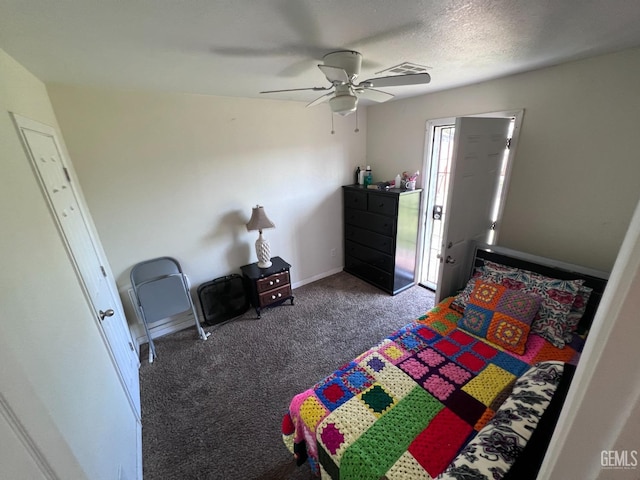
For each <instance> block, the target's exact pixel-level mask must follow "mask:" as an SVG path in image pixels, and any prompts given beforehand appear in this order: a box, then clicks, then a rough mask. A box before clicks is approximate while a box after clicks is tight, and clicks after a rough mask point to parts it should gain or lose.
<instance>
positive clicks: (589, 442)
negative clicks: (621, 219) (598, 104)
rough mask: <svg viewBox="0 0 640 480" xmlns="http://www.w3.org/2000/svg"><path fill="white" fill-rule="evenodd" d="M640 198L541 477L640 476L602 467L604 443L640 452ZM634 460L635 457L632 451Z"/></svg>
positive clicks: (619, 479) (626, 479) (633, 479)
mask: <svg viewBox="0 0 640 480" xmlns="http://www.w3.org/2000/svg"><path fill="white" fill-rule="evenodd" d="M639 309H640V203H638V206H637V208H636V210H635V214H634V215H633V218H632V220H631V224H630V225H629V229H628V231H627V234H626V236H625V238H624V241H623V244H622V247H621V249H620V254H619V256H618V258H617V259H616V262H615V265H614V268H613V270H612V272H611V278H610V279H609V283H608V285H607V289H606V291H605V293H604V295H603V297H602V301H601V302H600V308H599V309H598V312H597V314H596V317H595V319H594V322H593V327H592V328H591V332H590V333H589V338H588V339H587V343H586V345H585V348H584V350H583V352H582V360H581V361H580V364H579V365H578V369H577V370H576V374H575V377H574V379H573V382H572V385H571V389H570V391H569V393H568V395H567V400H566V402H567V404H568V405H569V406H568V407H567V408H566V409H565V410H564V411H563V412H562V415H561V416H560V418H559V420H558V425H557V427H556V432H555V434H554V438H553V439H552V443H551V445H550V446H549V453H548V458H547V459H546V462H545V464H544V465H543V467H542V469H541V476H540V478H551V479H556V478H580V479H592V478H598V479H599V480H609V479H614V480H637V478H638V469H640V466H638V465H636V466H635V468H630V469H628V470H612V469H607V468H602V466H601V452H602V451H603V450H618V451H619V452H620V451H622V450H627V451H628V452H630V451H632V450H635V451H636V453H637V452H638V451H640V422H639V421H638V420H640V370H639V369H638V364H639V363H640V350H639V349H638V346H637V345H638V338H640V322H638V310H639ZM629 460H630V461H631V460H632V459H631V458H629Z"/></svg>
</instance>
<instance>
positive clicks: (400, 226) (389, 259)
mask: <svg viewBox="0 0 640 480" xmlns="http://www.w3.org/2000/svg"><path fill="white" fill-rule="evenodd" d="M342 190H343V200H344V271H345V272H348V273H351V274H352V275H355V276H357V277H359V278H362V279H363V280H365V281H367V282H369V283H371V284H372V285H375V286H376V287H379V288H381V289H382V290H384V291H385V292H388V293H390V294H392V295H395V294H396V293H399V292H401V291H403V290H405V289H407V288H409V287H411V286H412V285H414V284H415V279H414V277H415V272H416V253H417V251H416V250H417V246H418V223H419V216H420V195H421V192H422V190H419V189H418V190H400V189H393V188H392V189H390V190H373V189H367V188H364V187H363V186H361V185H348V186H344V187H342Z"/></svg>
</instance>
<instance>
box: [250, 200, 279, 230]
mask: <svg viewBox="0 0 640 480" xmlns="http://www.w3.org/2000/svg"><path fill="white" fill-rule="evenodd" d="M265 228H275V225H274V224H273V222H272V221H271V220H269V217H267V214H266V213H265V211H264V207H262V206H260V205H256V206H255V207H253V211H252V212H251V219H250V220H249V223H247V230H248V231H251V230H260V231H262V230H264V229H265Z"/></svg>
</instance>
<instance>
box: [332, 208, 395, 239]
mask: <svg viewBox="0 0 640 480" xmlns="http://www.w3.org/2000/svg"><path fill="white" fill-rule="evenodd" d="M344 221H345V223H348V224H351V225H355V226H356V227H360V228H364V229H367V230H371V231H374V232H377V233H381V234H383V235H388V236H392V235H393V234H394V226H395V219H394V218H389V217H384V216H382V215H375V214H373V213H369V212H362V211H359V210H353V209H350V208H347V209H345V211H344Z"/></svg>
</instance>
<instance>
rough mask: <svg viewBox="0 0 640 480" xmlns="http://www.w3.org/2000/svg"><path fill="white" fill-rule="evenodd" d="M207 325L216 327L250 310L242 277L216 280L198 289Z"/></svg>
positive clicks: (233, 276)
mask: <svg viewBox="0 0 640 480" xmlns="http://www.w3.org/2000/svg"><path fill="white" fill-rule="evenodd" d="M198 298H199V299H200V306H201V307H202V313H203V314H204V324H205V325H216V324H218V323H222V322H224V321H226V320H229V319H232V318H235V317H237V316H239V315H242V314H243V313H244V312H246V311H247V310H249V299H248V298H247V294H246V292H245V290H244V284H243V282H242V277H241V276H240V275H238V274H237V273H234V274H233V275H227V276H226V277H220V278H216V279H215V280H211V281H210V282H207V283H203V284H202V285H200V286H199V287H198Z"/></svg>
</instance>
